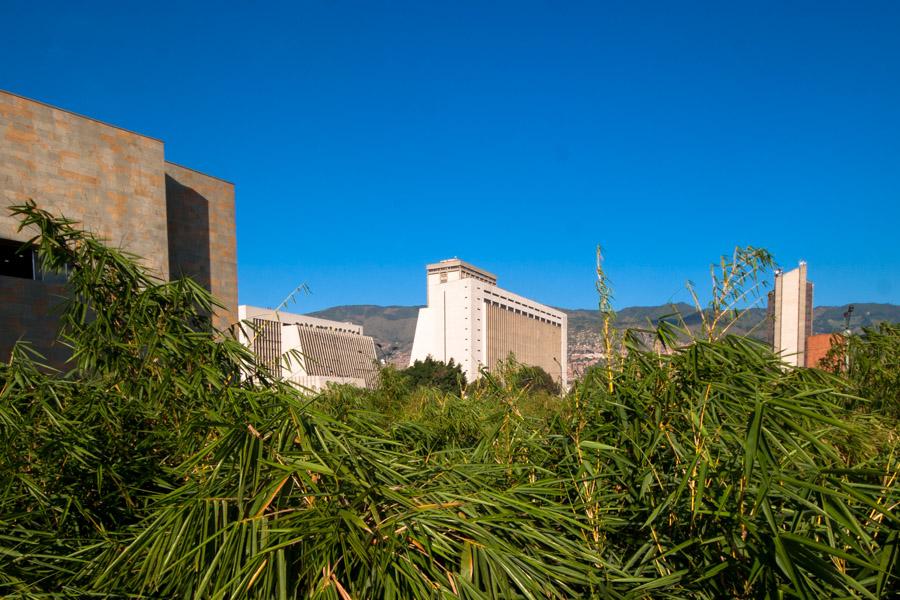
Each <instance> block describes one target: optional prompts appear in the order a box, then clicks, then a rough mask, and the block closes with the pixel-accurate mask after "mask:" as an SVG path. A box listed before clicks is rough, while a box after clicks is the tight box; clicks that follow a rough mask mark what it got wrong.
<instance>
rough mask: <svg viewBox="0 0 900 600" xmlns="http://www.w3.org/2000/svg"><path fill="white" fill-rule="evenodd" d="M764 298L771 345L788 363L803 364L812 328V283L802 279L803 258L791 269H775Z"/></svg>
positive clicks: (803, 271) (804, 267) (804, 274)
mask: <svg viewBox="0 0 900 600" xmlns="http://www.w3.org/2000/svg"><path fill="white" fill-rule="evenodd" d="M768 300H769V302H768V307H767V324H768V328H769V331H768V333H769V336H768V337H769V342H770V343H771V344H772V348H773V349H774V350H775V352H777V353H779V354H780V355H781V357H782V359H783V360H784V361H785V362H787V363H788V364H790V365H794V366H800V367H802V366H806V345H807V339H808V338H809V337H810V336H811V335H812V330H813V329H812V320H813V284H812V283H811V282H809V281H807V279H806V262H805V261H800V265H799V267H797V268H796V269H794V270H793V271H788V272H787V273H785V272H783V271H781V270H780V269H779V270H778V271H776V272H775V289H774V290H772V291H771V292H769V297H768Z"/></svg>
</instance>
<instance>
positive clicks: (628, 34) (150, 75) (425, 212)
mask: <svg viewBox="0 0 900 600" xmlns="http://www.w3.org/2000/svg"><path fill="white" fill-rule="evenodd" d="M0 22H2V23H3V24H4V25H3V30H4V35H3V36H2V37H0V88H3V89H6V90H9V91H12V92H15V93H19V94H22V95H24V96H28V97H32V98H35V99H39V100H42V101H45V102H48V103H51V104H55V105H58V106H60V107H63V108H67V109H70V110H73V111H75V112H79V113H83V114H86V115H89V116H92V117H95V118H98V119H101V120H105V121H108V122H110V123H113V124H116V125H120V126H122V127H125V128H128V129H132V130H135V131H138V132H141V133H145V134H147V135H151V136H153V137H158V138H161V139H163V140H165V142H166V154H167V158H168V159H169V160H172V161H175V162H178V163H181V164H185V165H188V166H191V167H194V168H197V169H199V170H202V171H205V172H208V173H210V174H213V175H217V176H220V177H222V178H224V179H228V180H230V181H233V182H234V183H235V184H236V186H237V187H236V190H237V235H238V259H239V260H238V265H239V287H240V291H239V294H240V301H241V302H242V303H250V304H258V305H275V304H278V303H279V302H280V301H281V300H282V299H283V298H284V297H285V296H286V295H287V294H288V293H289V292H290V291H291V290H292V289H293V288H294V287H295V286H297V285H298V284H300V283H307V284H308V285H309V286H310V288H311V290H312V294H311V295H310V296H307V297H303V298H300V299H299V301H298V304H297V305H295V306H294V310H297V311H299V312H305V311H307V310H310V311H311V310H316V309H320V308H324V307H328V306H332V305H337V304H419V303H423V302H424V299H425V287H424V265H425V263H427V262H432V261H435V260H438V259H441V258H447V257H452V256H459V257H460V258H464V259H465V260H468V261H470V262H473V263H475V264H477V265H479V266H482V267H484V268H486V269H489V270H491V271H493V272H495V273H497V274H498V275H499V277H500V284H501V285H502V286H503V287H506V288H508V289H510V290H512V291H514V292H517V293H521V294H523V295H526V296H530V297H533V298H535V299H536V300H539V301H542V302H546V303H549V304H553V305H556V306H563V307H573V308H574V307H591V306H595V305H596V298H595V294H594V287H593V263H594V248H595V246H596V244H598V243H601V244H603V246H604V248H605V254H606V257H607V260H606V268H607V270H608V272H609V275H610V277H611V278H612V283H613V286H614V290H615V296H616V305H617V306H619V307H623V306H631V305H650V304H660V303H663V302H666V301H677V300H687V298H688V296H687V294H686V293H685V292H684V282H685V280H688V279H692V280H694V281H696V282H697V284H698V286H700V288H701V289H706V288H707V287H708V286H707V285H706V282H707V279H708V274H707V273H708V272H707V265H708V264H709V263H710V262H712V261H714V260H715V259H716V258H717V257H718V256H719V255H721V254H723V253H728V252H730V251H731V249H732V248H733V247H734V246H735V245H738V244H740V245H747V244H751V245H754V246H762V247H765V248H767V249H769V250H770V251H771V252H773V253H774V254H775V257H776V259H777V260H778V261H779V262H780V263H781V264H782V265H785V266H788V267H790V266H793V265H795V264H796V263H797V261H798V260H800V259H805V260H807V261H808V263H809V269H810V277H811V279H812V280H813V281H814V282H815V283H816V304H842V303H847V302H863V301H871V302H893V303H900V241H898V240H900V235H898V228H900V33H898V32H900V2H862V1H859V2H835V3H832V2H757V1H754V2H742V3H731V2H729V3H722V2H707V3H695V2H659V3H644V2H587V3H577V2H528V1H517V2H509V3H492V2H484V1H483V0H482V1H478V2H446V3H437V2H374V1H373V2H347V1H342V0H331V1H327V2H325V1H314V2H291V3H284V4H279V3H275V2H241V3H222V2H216V3H212V4H209V5H205V6H204V5H203V4H201V3H171V4H169V3H164V2H152V3H151V2H141V3H136V2H135V3H130V2H116V3H109V4H104V3H101V2H92V3H76V2H66V3H60V4H57V5H53V4H52V3H48V2H33V1H31V2H19V1H16V0H5V1H4V2H3V3H2V4H0Z"/></svg>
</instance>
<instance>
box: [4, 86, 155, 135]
mask: <svg viewBox="0 0 900 600" xmlns="http://www.w3.org/2000/svg"><path fill="white" fill-rule="evenodd" d="M0 93H2V94H6V95H7V96H12V97H13V98H20V99H22V100H27V101H28V102H34V103H35V104H40V105H41V106H46V107H47V108H52V109H53V110H58V111H60V112H64V113H68V114H70V115H72V116H75V117H78V118H79V119H86V120H88V121H93V122H94V123H97V124H99V125H105V126H106V127H112V128H113V129H118V130H119V131H124V132H125V133H130V134H132V135H136V136H140V137H142V138H147V139H148V140H153V141H155V142H159V143H160V144H165V142H164V141H163V140H161V139H160V138H157V137H153V136H152V135H146V134H144V133H138V132H137V131H132V130H131V129H126V128H124V127H120V126H118V125H113V124H112V123H107V122H106V121H101V120H100V119H96V118H94V117H89V116H87V115H83V114H81V113H77V112H75V111H74V110H69V109H67V108H62V107H60V106H56V105H55V104H50V103H49V102H44V101H42V100H35V99H34V98H29V97H28V96H23V95H22V94H16V93H15V92H10V91H9V90H4V89H0Z"/></svg>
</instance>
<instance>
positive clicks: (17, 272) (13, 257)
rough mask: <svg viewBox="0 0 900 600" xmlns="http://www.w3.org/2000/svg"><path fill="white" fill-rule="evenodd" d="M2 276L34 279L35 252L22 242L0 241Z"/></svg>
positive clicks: (0, 269) (0, 271)
mask: <svg viewBox="0 0 900 600" xmlns="http://www.w3.org/2000/svg"><path fill="white" fill-rule="evenodd" d="M0 275H6V276H7V277H19V278H21V279H34V250H32V249H31V248H30V247H28V246H24V244H22V242H14V241H12V240H0Z"/></svg>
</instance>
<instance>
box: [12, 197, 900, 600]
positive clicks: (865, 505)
mask: <svg viewBox="0 0 900 600" xmlns="http://www.w3.org/2000/svg"><path fill="white" fill-rule="evenodd" d="M15 210H16V212H17V213H18V214H19V215H20V216H21V217H22V218H23V222H24V223H25V224H26V225H27V226H28V227H33V228H36V229H37V230H38V231H39V232H40V233H39V235H38V236H37V237H36V238H35V240H34V243H35V244H36V246H37V248H38V249H39V252H40V254H41V257H42V260H44V261H46V262H47V263H48V264H56V265H62V264H65V265H68V267H69V272H70V273H71V277H70V279H69V300H68V302H67V304H66V305H65V307H64V309H63V313H62V317H61V323H62V330H61V338H60V339H61V342H62V343H65V344H67V345H68V346H69V347H70V348H71V353H72V360H71V365H70V368H69V369H68V370H66V371H65V372H57V371H53V370H51V369H48V368H45V367H42V366H41V364H40V363H41V358H40V356H38V355H36V354H35V353H34V352H33V351H31V350H30V349H29V348H28V347H27V346H26V345H20V346H18V347H17V348H16V349H15V350H14V352H13V354H12V356H11V357H10V360H9V361H8V362H7V363H0V435H2V447H0V456H2V462H0V472H2V483H3V487H2V493H0V557H2V559H0V594H4V595H10V596H21V597H49V596H55V597H64V596H72V597H84V596H87V595H89V594H90V595H95V596H106V597H123V596H128V597H144V598H170V597H185V598H245V597H246V598H306V597H313V598H333V599H338V600H347V599H349V598H354V599H361V598H382V597H383V598H573V597H599V598H623V599H624V598H710V599H711V598H768V597H779V598H781V597H795V598H825V597H836V598H886V597H889V596H890V595H891V594H892V593H893V592H894V590H896V589H897V588H898V584H900V581H898V575H900V573H898V569H900V567H898V565H900V561H898V558H897V553H898V550H897V540H898V525H900V517H898V516H897V512H898V511H897V510H896V508H897V504H898V502H900V493H898V486H897V481H898V469H900V464H898V459H897V452H896V450H897V435H896V433H897V428H896V421H893V420H892V417H891V416H890V414H888V413H887V412H877V411H880V410H881V408H882V407H881V405H877V406H873V405H871V404H866V403H865V402H864V400H865V395H866V394H867V389H866V387H865V381H867V380H864V379H860V380H859V382H855V381H850V380H848V379H847V378H846V377H845V376H844V375H842V374H840V373H838V374H831V373H827V372H824V371H818V370H805V369H799V370H798V369H789V368H786V367H785V365H783V364H782V363H780V362H779V359H778V357H777V356H775V355H774V354H773V353H772V352H771V350H770V349H769V348H767V347H765V346H763V345H762V344H760V343H758V342H755V341H752V340H749V339H745V338H739V337H734V336H730V335H727V334H717V335H714V336H708V337H705V338H704V339H699V340H693V341H692V342H691V343H689V344H684V345H682V346H681V347H679V348H678V349H677V350H676V351H674V352H673V353H672V354H659V353H656V352H650V351H646V350H645V349H643V348H642V347H641V346H640V344H638V343H637V342H636V341H635V340H634V339H633V338H628V337H626V338H625V339H624V341H623V342H622V343H624V344H625V348H624V350H625V351H624V352H621V353H619V357H618V359H617V362H616V363H615V364H614V365H613V366H612V368H611V369H609V370H608V369H607V367H606V366H604V367H601V368H599V369H593V370H589V371H588V372H587V373H586V374H585V375H584V377H583V378H582V379H581V380H580V381H578V382H576V384H575V385H574V387H573V389H572V390H571V391H570V392H569V393H568V394H567V395H566V396H564V397H562V398H558V397H557V398H551V397H550V396H549V395H546V394H545V395H544V396H540V395H536V394H535V393H534V392H533V391H530V390H528V389H517V388H516V386H515V385H514V384H512V383H510V382H511V381H513V379H511V378H509V377H504V376H503V374H499V375H496V376H491V377H492V378H493V379H488V380H486V381H485V382H479V385H475V386H469V388H467V389H466V390H465V391H464V393H461V394H457V393H455V392H447V391H441V390H435V389H431V390H429V389H418V390H416V389H411V388H409V386H407V385H406V384H405V383H404V382H403V381H402V380H401V378H400V377H399V376H398V374H397V373H396V372H393V371H391V370H386V371H385V373H383V378H382V384H381V386H380V387H379V388H378V389H376V390H370V391H367V390H357V389H354V388H347V387H336V388H332V389H330V390H327V391H326V392H324V393H322V394H319V395H315V396H313V395H310V394H305V393H302V392H300V391H298V390H296V389H294V388H291V387H288V386H286V385H283V384H281V383H279V382H278V381H273V380H271V378H270V377H269V376H268V375H267V374H266V372H265V370H264V369H262V368H260V367H258V366H257V365H256V362H255V359H254V357H253V356H252V355H250V354H249V353H248V352H247V351H246V350H245V349H244V348H243V347H242V346H241V345H240V344H238V343H237V342H235V341H234V339H233V338H232V337H230V336H229V335H227V334H223V333H217V332H214V331H212V330H211V328H210V325H209V319H208V315H209V314H210V311H211V310H213V309H214V307H215V303H214V301H213V300H212V299H211V298H210V297H209V295H208V294H207V293H206V292H205V291H204V290H202V289H201V288H199V286H197V285H196V284H193V283H192V282H190V281H188V280H185V281H176V282H170V283H166V282H159V281H156V280H154V279H153V278H152V277H150V276H149V275H147V274H146V272H145V271H144V270H143V269H142V268H141V267H140V266H139V265H138V263H136V262H135V261H134V260H133V259H132V258H131V257H128V256H125V255H123V254H122V253H121V252H118V251H115V250H112V249H110V248H107V247H106V246H104V245H103V244H102V243H101V242H100V241H98V240H96V239H94V238H93V237H91V236H90V235H87V234H85V233H83V232H80V231H78V229H77V228H76V226H75V224H73V223H71V222H68V221H65V220H64V219H59V218H56V217H53V216H52V215H49V214H47V213H45V212H43V211H41V210H39V209H38V208H37V207H36V206H34V205H33V204H27V205H23V206H20V207H17V208H16V209H15ZM763 258H765V257H764V256H762V255H759V256H758V257H757V260H763ZM598 266H599V265H598ZM726 271H728V269H726ZM728 272H729V273H730V271H728ZM735 273H737V274H735V275H731V274H729V275H728V277H729V278H730V279H729V281H730V283H728V284H727V286H725V285H724V284H723V293H722V297H730V298H732V299H736V298H740V295H741V294H742V293H743V292H742V291H740V290H739V287H740V285H742V283H741V282H746V281H752V275H746V274H741V273H740V272H739V270H738V271H735ZM748 278H749V279H748ZM726 287H727V289H725V288H726ZM727 307H728V304H724V305H723V307H722V308H723V309H725V308H727ZM723 314H724V312H723ZM714 329H716V330H720V329H721V327H720V325H716V326H715V327H714ZM711 330H712V329H710V331H711ZM654 333H655V335H657V336H658V337H660V339H666V340H669V341H670V342H672V343H671V344H670V346H669V347H670V348H674V347H676V346H677V344H675V343H674V342H673V340H675V339H683V338H684V336H685V335H686V333H685V332H684V331H679V330H678V328H676V327H673V326H671V325H662V326H660V327H659V329H658V330H656V331H655V332H654ZM720 333H721V332H720ZM878 343H879V344H884V345H885V347H889V348H897V347H900V335H898V332H897V331H896V330H895V329H886V330H885V335H884V337H883V338H879V342H878ZM873 360H874V359H873ZM879 381H881V380H879ZM610 382H612V385H610ZM879 385H881V384H879ZM883 388H884V386H881V387H879V388H878V389H879V390H883ZM875 424H877V426H875Z"/></svg>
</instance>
